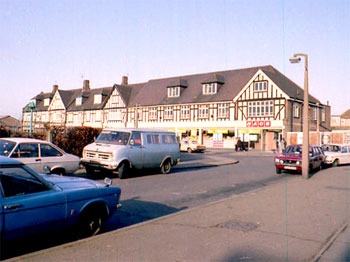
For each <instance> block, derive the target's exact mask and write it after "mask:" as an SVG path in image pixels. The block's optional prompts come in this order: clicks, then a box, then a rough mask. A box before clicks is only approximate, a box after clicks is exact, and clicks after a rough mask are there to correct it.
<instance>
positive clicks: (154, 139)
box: [147, 134, 160, 144]
mask: <svg viewBox="0 0 350 262" xmlns="http://www.w3.org/2000/svg"><path fill="white" fill-rule="evenodd" d="M147 143H148V144H160V139H159V135H151V134H150V135H147Z"/></svg>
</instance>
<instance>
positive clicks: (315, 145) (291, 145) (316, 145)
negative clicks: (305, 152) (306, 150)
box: [289, 144, 318, 147]
mask: <svg viewBox="0 0 350 262" xmlns="http://www.w3.org/2000/svg"><path fill="white" fill-rule="evenodd" d="M289 146H303V144H291V145H289ZM309 146H312V147H315V146H318V145H309Z"/></svg>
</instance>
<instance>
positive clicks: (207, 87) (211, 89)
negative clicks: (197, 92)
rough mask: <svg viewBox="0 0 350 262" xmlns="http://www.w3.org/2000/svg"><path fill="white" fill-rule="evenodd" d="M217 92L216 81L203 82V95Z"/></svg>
mask: <svg viewBox="0 0 350 262" xmlns="http://www.w3.org/2000/svg"><path fill="white" fill-rule="evenodd" d="M216 93H217V83H207V84H203V95H212V94H216Z"/></svg>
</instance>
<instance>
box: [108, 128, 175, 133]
mask: <svg viewBox="0 0 350 262" xmlns="http://www.w3.org/2000/svg"><path fill="white" fill-rule="evenodd" d="M102 131H121V132H122V131H124V132H134V131H138V132H152V133H174V131H168V130H158V129H151V128H113V127H109V128H104V129H103V130H102Z"/></svg>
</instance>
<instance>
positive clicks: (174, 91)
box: [168, 86, 180, 97]
mask: <svg viewBox="0 0 350 262" xmlns="http://www.w3.org/2000/svg"><path fill="white" fill-rule="evenodd" d="M179 96H180V86H172V87H168V97H179Z"/></svg>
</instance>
